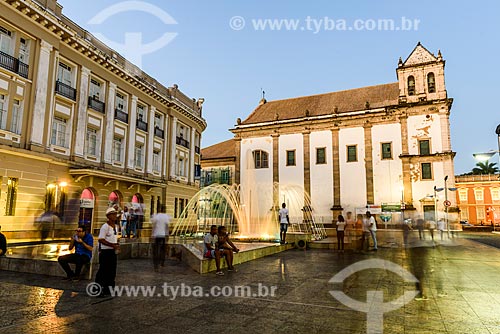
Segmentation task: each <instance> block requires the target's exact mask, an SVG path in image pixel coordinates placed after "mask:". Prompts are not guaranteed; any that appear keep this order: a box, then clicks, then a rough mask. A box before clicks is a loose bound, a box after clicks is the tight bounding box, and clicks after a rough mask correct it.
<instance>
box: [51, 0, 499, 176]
mask: <svg viewBox="0 0 500 334" xmlns="http://www.w3.org/2000/svg"><path fill="white" fill-rule="evenodd" d="M59 3H61V4H62V5H63V6H64V9H63V14H65V15H66V16H68V17H69V18H70V19H72V20H73V21H75V22H76V23H77V24H79V25H80V26H82V27H84V28H85V29H87V30H89V31H91V32H97V33H100V34H102V35H104V36H106V37H107V38H108V39H110V40H112V41H115V42H118V43H123V42H124V40H125V37H124V36H125V35H126V34H127V33H134V32H135V33H141V34H142V43H144V44H146V43H149V42H153V41H154V40H156V39H158V38H160V37H161V36H162V35H163V34H165V33H167V32H170V33H176V34H177V35H176V36H175V38H174V39H173V40H172V41H171V42H170V43H168V44H166V45H165V46H164V47H162V48H161V49H159V50H157V51H155V52H153V53H150V54H148V55H144V56H143V57H142V68H143V69H144V70H145V71H146V72H147V73H148V74H150V75H151V76H153V77H155V78H156V79H157V80H159V81H160V82H161V83H163V84H164V85H165V86H171V85H172V84H174V83H177V84H178V85H179V88H180V89H181V90H182V91H184V92H185V93H187V94H188V95H189V96H191V97H195V98H198V97H204V98H205V100H206V102H205V104H204V108H203V112H204V117H205V119H206V120H207V123H208V127H207V129H206V131H205V132H204V133H203V139H202V147H206V146H209V145H212V144H215V143H217V142H220V141H223V140H226V139H229V138H231V137H232V134H231V133H230V132H229V131H228V129H229V128H232V127H233V126H234V124H235V122H236V118H238V117H240V118H242V119H244V118H246V117H247V116H248V115H249V114H250V113H251V112H252V110H253V109H254V108H255V107H256V106H257V104H258V102H259V100H260V98H261V89H263V90H265V92H266V98H267V99H268V100H276V99H284V98H289V97H296V96H304V95H313V94H320V93H326V92H331V91H337V90H345V89H350V88H357V87H364V86H370V85H377V84H383V83H389V82H395V81H396V71H395V69H396V67H397V63H398V58H399V57H402V58H403V60H404V59H405V58H406V57H407V56H408V55H409V53H410V52H411V51H412V50H413V48H414V47H415V45H416V44H417V42H418V41H421V43H422V44H423V45H424V46H425V47H426V48H427V49H428V50H430V51H431V52H433V53H435V54H437V51H438V49H440V50H441V52H442V54H443V57H444V59H445V60H446V68H445V75H446V77H445V80H446V88H447V90H448V96H449V97H452V98H454V102H453V107H452V110H451V140H452V148H453V150H454V151H456V152H457V155H456V157H455V173H456V174H460V173H463V172H468V171H470V170H471V169H472V168H473V167H474V165H475V161H474V159H473V158H472V153H474V152H484V151H488V150H491V149H494V150H497V149H498V143H497V136H496V134H495V128H496V126H497V125H498V124H500V117H498V116H499V114H500V113H499V111H500V105H498V104H497V103H495V102H496V97H497V96H498V95H497V94H498V90H499V88H500V84H499V82H498V80H495V79H498V78H499V77H500V73H499V72H500V71H499V67H498V65H497V64H496V62H497V59H498V55H499V54H500V46H499V43H498V33H499V32H500V20H498V18H497V15H498V13H499V12H500V8H499V7H500V5H499V4H498V3H497V2H496V1H493V0H491V1H474V2H460V3H457V2H453V1H435V0H434V1H428V0H423V1H419V2H418V3H415V2H402V1H369V0H365V1H351V2H344V1H342V2H340V1H338V2H334V1H309V2H304V1H296V2H292V1H284V0H281V1H264V0H255V1H241V0H225V1H193V0H187V1H185V0H183V1H180V0H177V1H158V0H150V1H148V2H147V3H149V4H153V5H155V6H157V7H159V8H160V9H161V10H163V11H164V12H166V13H168V14H169V15H170V16H171V17H172V18H173V19H174V20H175V21H176V22H177V23H176V24H165V23H164V22H163V21H162V20H161V19H159V18H158V17H156V16H155V15H151V14H150V13H145V12H140V11H130V12H122V13H118V14H116V15H114V16H110V17H109V18H108V19H106V20H105V21H103V22H102V23H101V24H98V25H97V24H88V22H89V21H90V20H91V19H92V18H93V17H94V16H95V15H97V14H99V13H100V12H101V11H102V10H103V9H105V8H107V7H109V6H110V5H114V4H120V3H124V2H121V1H116V0H99V1H97V0H87V1H81V0H59ZM234 16H240V17H242V18H243V19H244V20H245V23H246V24H245V26H244V27H243V29H241V30H234V29H232V28H231V26H230V20H231V18H232V17H234ZM325 17H326V18H328V19H329V20H334V23H335V24H336V25H338V27H339V29H342V26H341V25H342V22H343V21H342V20H344V21H345V22H346V24H347V27H349V26H353V24H354V20H357V19H359V20H364V21H363V22H365V24H370V21H367V20H379V19H394V21H395V24H396V26H400V22H401V18H402V17H405V18H406V19H410V20H412V22H414V21H413V20H418V21H419V23H418V29H417V30H414V29H411V30H404V31H403V30H401V29H400V30H398V31H379V30H366V29H364V30H339V29H337V30H328V28H330V27H331V25H330V27H326V26H325V24H324V21H325V20H324V19H325ZM308 18H309V22H310V24H309V27H310V28H311V29H312V30H308V26H307V21H306V20H308ZM255 19H294V20H299V28H298V29H296V30H288V31H287V30H285V29H282V30H280V31H276V30H275V31H272V30H270V29H267V30H264V31H262V30H256V29H254V27H253V25H252V20H255ZM320 19H322V21H321V22H320V21H319V20H320ZM312 20H315V21H314V22H316V24H318V27H320V28H321V29H320V30H318V31H316V29H317V28H315V27H316V26H315V25H314V22H313V21H312ZM238 22H239V21H238ZM238 22H236V23H238ZM319 24H321V26H319ZM300 27H303V29H300ZM497 159H498V156H495V157H494V158H493V160H492V161H494V162H497V161H498V160H497Z"/></svg>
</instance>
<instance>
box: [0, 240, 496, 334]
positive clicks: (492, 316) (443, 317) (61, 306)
mask: <svg viewBox="0 0 500 334" xmlns="http://www.w3.org/2000/svg"><path fill="white" fill-rule="evenodd" d="M425 245H427V244H425ZM420 246H421V247H411V248H408V249H397V248H386V249H384V248H380V249H379V250H378V252H366V253H355V252H351V253H349V252H346V253H334V252H332V251H331V250H306V251H304V250H290V251H286V252H283V253H280V254H276V255H273V256H269V257H266V258H261V259H258V260H255V261H251V262H247V263H244V264H242V265H239V266H237V269H238V272H225V275H224V276H222V277H219V276H215V274H213V273H212V274H206V275H199V274H197V273H195V272H194V271H193V270H191V269H190V268H189V267H187V266H186V265H184V264H182V263H180V262H178V261H175V260H169V261H168V262H167V264H166V266H165V267H163V268H161V271H160V272H159V273H155V272H154V271H153V266H152V263H151V262H150V261H148V260H140V259H137V260H125V261H120V262H119V265H118V275H117V284H119V285H127V286H130V285H148V286H155V287H158V288H159V287H161V286H162V285H163V284H164V283H165V282H167V283H168V284H169V285H174V286H180V285H181V284H184V285H186V286H191V287H194V286H200V287H202V288H204V289H207V290H209V289H210V288H212V287H214V286H220V287H223V286H236V285H243V286H250V287H253V288H256V287H258V286H259V283H260V284H261V285H266V286H276V287H277V294H276V296H274V297H266V298H258V297H234V296H233V297H178V298H176V299H175V300H171V299H169V298H159V297H158V296H154V297H145V296H142V295H141V296H138V297H125V296H122V297H116V298H113V299H104V300H99V299H96V298H91V297H89V296H88V295H87V294H86V290H85V289H86V285H87V284H88V283H89V281H80V282H67V281H61V280H60V278H57V277H48V276H42V275H35V274H24V273H17V272H7V271H1V272H0V300H2V305H1V306H0V311H1V312H2V317H0V333H46V332H49V333H90V332H92V333H102V332H111V331H112V332H122V333H151V332H159V333H161V332H166V331H167V330H168V332H170V333H179V332H182V333H206V332H207V331H209V332H221V331H227V330H230V331H231V332H232V333H248V331H249V330H251V331H252V332H256V333H274V332H283V333H284V332H287V333H296V332H307V333H309V332H310V333H327V332H337V333H366V314H365V313H362V312H358V311H355V310H352V309H350V308H348V307H346V306H344V305H343V304H341V303H340V302H338V301H337V300H336V299H334V298H333V297H332V296H331V295H330V293H329V291H330V290H333V289H341V290H342V291H343V292H344V293H345V294H346V295H348V296H350V297H351V298H354V299H357V300H359V301H362V302H364V301H366V296H367V291H369V290H376V291H383V295H384V302H388V301H390V300H393V299H396V298H399V297H400V296H401V295H402V294H403V293H404V292H405V291H414V290H415V289H416V288H419V289H421V290H422V291H423V294H422V295H421V296H419V297H420V298H418V299H414V300H410V301H409V302H408V303H407V304H406V305H405V306H403V307H401V308H399V309H397V310H394V311H391V312H388V313H385V314H384V323H383V325H384V333H453V334H455V333H500V320H499V319H500V318H499V317H498V310H499V309H500V287H499V285H498V284H496V282H497V280H498V277H500V250H498V249H496V248H492V247H489V246H485V245H482V244H480V243H475V242H473V241H470V240H466V239H456V240H454V241H453V243H450V244H448V245H444V244H443V245H434V244H432V243H430V244H429V247H424V244H421V245H420ZM27 251H28V250H27ZM31 251H32V250H31ZM55 251H59V252H63V251H64V250H63V249H62V248H59V249H57V247H56V248H55V250H54V249H53V247H49V248H47V249H46V251H41V252H40V254H41V256H53V254H56V253H55ZM42 253H44V254H42ZM367 259H384V260H387V261H391V262H393V263H395V264H397V265H399V266H401V267H403V268H404V269H406V270H408V271H409V272H411V273H413V274H414V275H415V276H416V277H417V278H418V279H419V281H420V283H419V284H418V285H417V286H415V284H411V283H406V282H404V281H403V280H402V278H401V277H400V276H399V275H397V274H396V273H394V272H390V271H387V270H383V269H370V270H363V271H359V272H356V273H353V274H352V275H351V276H349V277H348V278H347V279H346V280H345V281H344V282H343V284H337V285H335V284H332V283H329V280H330V279H331V278H332V277H333V276H334V275H335V274H337V273H338V272H340V271H341V270H342V269H344V268H346V267H348V266H349V265H352V264H354V263H357V262H359V261H362V260H367Z"/></svg>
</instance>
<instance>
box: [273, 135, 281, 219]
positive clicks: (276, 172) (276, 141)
mask: <svg viewBox="0 0 500 334" xmlns="http://www.w3.org/2000/svg"><path fill="white" fill-rule="evenodd" d="M271 137H272V138H273V206H274V207H275V208H276V207H277V208H278V210H279V208H280V206H279V205H280V203H279V187H278V186H276V185H277V184H278V183H279V182H280V174H279V173H280V170H279V165H280V159H279V144H280V135H279V134H273V135H271Z"/></svg>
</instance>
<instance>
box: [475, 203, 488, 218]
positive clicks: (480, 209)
mask: <svg viewBox="0 0 500 334" xmlns="http://www.w3.org/2000/svg"><path fill="white" fill-rule="evenodd" d="M476 218H477V220H485V219H486V211H485V209H484V206H476Z"/></svg>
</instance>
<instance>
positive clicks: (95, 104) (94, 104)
mask: <svg viewBox="0 0 500 334" xmlns="http://www.w3.org/2000/svg"><path fill="white" fill-rule="evenodd" d="M104 107H105V104H104V102H101V101H99V100H98V99H96V98H95V97H93V96H89V108H92V109H94V110H95V111H98V112H100V113H103V114H104Z"/></svg>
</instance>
